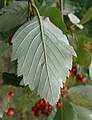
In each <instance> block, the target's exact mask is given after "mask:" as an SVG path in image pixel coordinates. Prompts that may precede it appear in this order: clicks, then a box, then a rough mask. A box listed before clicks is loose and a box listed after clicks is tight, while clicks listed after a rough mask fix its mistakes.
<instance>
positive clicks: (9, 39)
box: [8, 35, 13, 45]
mask: <svg viewBox="0 0 92 120" xmlns="http://www.w3.org/2000/svg"><path fill="white" fill-rule="evenodd" d="M12 37H13V35H11V36H9V38H8V43H9V45H12V43H11V41H12Z"/></svg>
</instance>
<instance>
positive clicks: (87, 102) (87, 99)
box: [68, 85, 92, 109]
mask: <svg viewBox="0 0 92 120" xmlns="http://www.w3.org/2000/svg"><path fill="white" fill-rule="evenodd" d="M68 98H69V99H70V100H71V101H72V102H73V103H75V104H77V105H80V106H83V107H86V108H89V109H91V108H92V86H91V85H86V86H83V85H80V86H77V87H72V88H70V89H69V90H68Z"/></svg>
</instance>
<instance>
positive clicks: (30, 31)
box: [12, 17, 76, 105]
mask: <svg viewBox="0 0 92 120" xmlns="http://www.w3.org/2000/svg"><path fill="white" fill-rule="evenodd" d="M40 22H42V26H40V24H39V20H38V19H37V17H35V18H34V19H33V20H32V21H30V22H28V23H25V24H24V25H23V26H21V27H20V28H19V30H18V31H17V32H16V33H15V35H14V37H13V39H12V41H13V52H12V60H16V59H18V69H17V74H18V76H21V75H23V82H24V84H25V85H27V84H28V85H29V87H30V89H31V90H34V89H35V90H36V91H37V93H38V94H39V95H40V96H41V98H44V99H45V100H46V101H48V102H49V103H50V104H52V105H55V103H56V102H57V101H58V99H59V95H60V87H62V86H63V84H62V82H64V83H65V81H66V77H68V76H69V69H71V68H72V55H76V54H75V52H74V50H73V48H72V47H71V46H70V45H69V43H68V40H67V38H66V36H65V35H64V34H63V33H62V31H61V30H60V29H59V28H57V27H56V26H55V25H54V24H52V23H51V22H50V21H49V19H48V18H47V19H44V20H41V21H40ZM40 27H41V29H40Z"/></svg>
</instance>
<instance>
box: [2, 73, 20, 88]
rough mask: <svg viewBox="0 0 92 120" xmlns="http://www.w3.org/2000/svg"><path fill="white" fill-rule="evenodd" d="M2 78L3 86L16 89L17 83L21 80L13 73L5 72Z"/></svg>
mask: <svg viewBox="0 0 92 120" xmlns="http://www.w3.org/2000/svg"><path fill="white" fill-rule="evenodd" d="M2 77H3V80H4V84H7V85H13V86H16V87H18V86H19V83H20V81H21V79H22V77H17V76H16V75H15V74H14V73H6V72H4V73H3V75H2Z"/></svg>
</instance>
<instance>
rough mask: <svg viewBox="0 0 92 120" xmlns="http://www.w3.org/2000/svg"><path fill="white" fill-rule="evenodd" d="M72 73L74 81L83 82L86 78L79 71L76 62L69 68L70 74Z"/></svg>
mask: <svg viewBox="0 0 92 120" xmlns="http://www.w3.org/2000/svg"><path fill="white" fill-rule="evenodd" d="M73 75H74V76H75V77H76V82H79V83H84V82H86V80H87V78H86V77H85V76H84V75H83V74H82V73H81V72H80V70H79V65H78V64H75V65H74V67H73V68H72V70H70V76H73Z"/></svg>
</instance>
